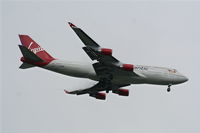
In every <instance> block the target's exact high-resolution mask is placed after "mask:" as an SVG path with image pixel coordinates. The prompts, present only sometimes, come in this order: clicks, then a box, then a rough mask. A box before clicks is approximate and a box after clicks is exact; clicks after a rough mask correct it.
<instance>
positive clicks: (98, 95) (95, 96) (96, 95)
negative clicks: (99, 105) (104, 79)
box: [90, 92, 106, 100]
mask: <svg viewBox="0 0 200 133" xmlns="http://www.w3.org/2000/svg"><path fill="white" fill-rule="evenodd" d="M90 96H91V97H94V98H96V99H100V100H105V99H106V93H101V92H98V93H95V94H90Z"/></svg>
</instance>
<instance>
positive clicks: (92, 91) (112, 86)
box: [19, 22, 188, 100]
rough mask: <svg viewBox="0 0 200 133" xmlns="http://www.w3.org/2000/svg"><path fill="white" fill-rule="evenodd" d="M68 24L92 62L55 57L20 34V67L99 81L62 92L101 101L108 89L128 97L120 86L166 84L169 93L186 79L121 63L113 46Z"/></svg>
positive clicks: (172, 72) (158, 69)
mask: <svg viewBox="0 0 200 133" xmlns="http://www.w3.org/2000/svg"><path fill="white" fill-rule="evenodd" d="M68 24H69V26H70V27H71V28H72V30H73V31H74V32H75V33H76V34H77V36H78V37H79V38H80V40H81V41H82V42H83V44H84V45H85V46H84V47H82V49H83V50H84V51H85V52H86V54H87V55H88V56H89V58H90V59H91V60H92V61H93V62H92V63H79V62H70V61H64V60H60V59H56V58H54V57H52V56H51V55H50V54H49V53H47V52H46V51H45V50H44V49H43V48H42V47H41V46H39V45H38V44H37V43H36V42H35V41H34V40H33V39H32V38H31V37H29V36H28V35H19V38H20V41H21V44H22V45H19V48H20V50H21V53H22V55H23V57H21V61H22V62H23V63H22V65H21V66H20V67H19V68H21V69H28V68H32V67H40V68H43V69H47V70H50V71H54V72H57V73H60V74H64V75H68V76H72V77H78V78H88V79H91V80H94V81H98V83H97V84H95V85H94V86H92V87H89V88H85V89H78V90H74V91H68V90H64V91H65V93H67V94H75V95H83V94H89V96H91V97H94V98H96V99H100V100H105V99H106V93H109V92H110V91H111V92H112V93H115V94H118V95H120V96H129V90H128V89H123V88H122V87H125V86H129V85H131V84H154V85H167V86H168V87H167V91H168V92H170V90H171V88H170V87H171V86H172V85H176V84H181V83H184V82H186V81H188V78H187V77H186V76H184V75H183V74H181V73H180V72H178V71H177V70H176V69H171V68H164V67H154V66H144V65H133V64H127V63H123V62H121V61H119V60H118V59H116V58H115V57H114V56H113V51H112V49H109V48H102V47H101V46H100V45H99V44H97V43H96V42H95V41H94V40H93V39H92V38H90V37H89V36H88V35H87V34H86V33H85V32H84V31H83V30H82V29H81V28H79V27H77V26H75V25H74V24H72V23H71V22H68ZM104 91H105V92H104Z"/></svg>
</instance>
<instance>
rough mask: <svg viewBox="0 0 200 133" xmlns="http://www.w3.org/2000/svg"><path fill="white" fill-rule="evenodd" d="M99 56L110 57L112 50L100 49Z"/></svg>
mask: <svg viewBox="0 0 200 133" xmlns="http://www.w3.org/2000/svg"><path fill="white" fill-rule="evenodd" d="M100 52H101V54H103V55H112V49H108V48H102V49H101V50H100Z"/></svg>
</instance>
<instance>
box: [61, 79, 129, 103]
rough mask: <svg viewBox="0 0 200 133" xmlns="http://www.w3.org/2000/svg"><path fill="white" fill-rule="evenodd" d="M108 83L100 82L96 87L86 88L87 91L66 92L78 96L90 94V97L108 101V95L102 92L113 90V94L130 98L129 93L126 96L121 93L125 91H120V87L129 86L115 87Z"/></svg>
mask: <svg viewBox="0 0 200 133" xmlns="http://www.w3.org/2000/svg"><path fill="white" fill-rule="evenodd" d="M106 82H107V81H106V80H104V81H99V82H98V83H97V84H96V85H94V86H92V87H90V88H86V89H79V90H75V91H67V90H64V91H65V93H67V94H76V95H83V94H89V96H91V97H95V98H96V99H101V100H105V99H106V94H105V93H102V92H101V91H105V90H106V91H110V90H112V91H113V93H117V94H119V95H123V96H128V93H126V94H121V93H120V92H121V91H120V90H124V89H119V88H120V87H123V86H128V85H115V84H112V83H106ZM119 91H120V92H119Z"/></svg>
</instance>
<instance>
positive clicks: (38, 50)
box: [19, 35, 54, 61]
mask: <svg viewBox="0 0 200 133" xmlns="http://www.w3.org/2000/svg"><path fill="white" fill-rule="evenodd" d="M19 38H20V41H21V43H22V45H23V46H25V47H26V48H28V49H29V50H30V51H32V52H33V53H34V54H36V55H37V56H38V57H40V58H41V59H42V60H44V61H52V60H54V58H53V57H52V56H51V55H50V54H48V53H47V52H46V51H45V50H44V49H43V48H42V47H40V46H39V45H38V44H37V43H36V42H35V41H34V40H33V39H31V38H30V37H29V36H28V35H19Z"/></svg>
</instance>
